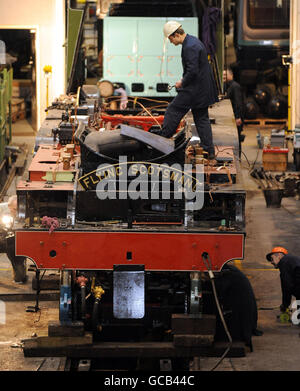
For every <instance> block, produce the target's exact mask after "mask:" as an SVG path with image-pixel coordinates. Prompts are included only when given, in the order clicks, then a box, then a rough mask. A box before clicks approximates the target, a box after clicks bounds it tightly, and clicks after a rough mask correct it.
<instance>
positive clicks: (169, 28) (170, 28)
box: [164, 20, 182, 38]
mask: <svg viewBox="0 0 300 391" xmlns="http://www.w3.org/2000/svg"><path fill="white" fill-rule="evenodd" d="M181 26H182V25H181V24H180V23H179V22H177V21H176V20H169V21H168V22H167V23H165V25H164V36H165V37H166V38H169V36H170V35H171V34H173V33H175V31H176V30H177V29H179V27H181Z"/></svg>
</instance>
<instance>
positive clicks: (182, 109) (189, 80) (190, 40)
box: [155, 21, 218, 159]
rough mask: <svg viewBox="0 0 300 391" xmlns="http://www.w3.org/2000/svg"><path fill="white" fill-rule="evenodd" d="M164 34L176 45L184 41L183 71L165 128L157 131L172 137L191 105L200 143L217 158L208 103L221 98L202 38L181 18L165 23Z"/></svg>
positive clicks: (209, 153)
mask: <svg viewBox="0 0 300 391" xmlns="http://www.w3.org/2000/svg"><path fill="white" fill-rule="evenodd" d="M164 35H165V37H166V38H168V39H169V41H170V42H171V43H172V44H173V45H175V46H177V45H182V50H181V59H182V66H183V75H182V79H181V80H179V81H177V82H176V84H175V88H176V90H177V92H178V94H177V96H176V97H175V98H174V99H173V101H172V102H171V104H170V105H169V106H168V108H167V110H166V112H165V117H164V122H163V125H162V129H161V131H160V132H158V133H157V132H155V133H157V134H159V135H161V136H163V137H167V138H169V137H172V135H173V134H174V133H175V132H176V129H177V127H178V125H179V123H180V121H181V119H182V118H183V116H184V115H185V114H186V113H187V112H188V111H189V110H190V109H191V110H192V114H193V117H194V121H195V126H196V129H197V133H198V135H199V138H200V145H201V147H202V148H203V149H204V151H206V152H207V153H208V158H209V159H214V157H215V149H214V144H213V137H212V130H211V124H210V119H209V116H208V107H209V106H210V105H212V104H214V103H215V102H217V101H218V93H217V88H216V84H215V81H214V78H213V74H212V70H211V67H210V65H209V62H208V59H207V53H206V49H205V47H204V45H203V43H202V42H201V41H199V39H198V38H196V37H194V36H192V35H189V34H186V33H185V32H184V30H183V29H182V27H181V24H180V23H179V22H177V21H169V22H167V23H166V24H165V25H164Z"/></svg>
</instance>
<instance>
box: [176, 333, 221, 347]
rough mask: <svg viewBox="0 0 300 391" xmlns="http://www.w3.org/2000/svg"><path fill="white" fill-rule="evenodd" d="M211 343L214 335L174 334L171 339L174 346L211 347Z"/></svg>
mask: <svg viewBox="0 0 300 391" xmlns="http://www.w3.org/2000/svg"><path fill="white" fill-rule="evenodd" d="M213 342H214V335H202V334H175V335H174V338H173V343H174V346H185V347H193V346H211V345H212V344H213Z"/></svg>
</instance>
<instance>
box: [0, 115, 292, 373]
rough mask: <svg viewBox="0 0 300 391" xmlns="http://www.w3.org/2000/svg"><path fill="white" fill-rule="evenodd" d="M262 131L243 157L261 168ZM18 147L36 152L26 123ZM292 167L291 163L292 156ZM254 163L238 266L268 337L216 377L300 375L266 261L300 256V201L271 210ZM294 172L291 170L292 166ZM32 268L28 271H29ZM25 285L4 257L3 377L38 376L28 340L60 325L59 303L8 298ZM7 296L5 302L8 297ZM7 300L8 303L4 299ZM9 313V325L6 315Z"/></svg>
mask: <svg viewBox="0 0 300 391" xmlns="http://www.w3.org/2000/svg"><path fill="white" fill-rule="evenodd" d="M257 130H258V129H257V127H254V126H252V127H251V126H248V127H246V128H245V134H246V139H245V142H244V143H243V152H244V153H245V155H246V156H247V159H248V161H249V163H250V165H252V164H253V162H255V161H256V164H259V163H260V162H261V156H262V151H261V150H259V149H258V146H257V140H256V134H257ZM260 131H261V134H262V136H264V135H267V136H269V135H270V132H271V128H266V129H260ZM13 141H15V142H17V143H20V142H26V143H28V145H29V146H30V148H29V150H30V151H31V150H32V149H33V146H34V137H33V136H32V129H31V127H30V125H29V124H28V123H27V121H26V120H23V121H19V122H17V123H15V124H14V125H13ZM289 161H290V162H292V156H291V154H290V156H289ZM249 163H248V162H247V160H246V158H245V156H244V155H242V176H243V181H244V186H245V189H246V190H247V199H246V231H247V237H246V248H245V259H244V260H243V261H241V262H236V266H238V267H240V268H241V270H242V271H243V272H244V273H245V274H246V276H247V277H248V278H249V281H250V282H251V284H252V287H253V290H254V293H255V296H256V299H257V306H258V327H259V329H260V330H262V331H263V332H264V334H263V335H262V336H260V337H253V349H254V351H253V352H250V351H249V350H247V352H246V357H243V358H231V359H227V358H226V359H224V360H223V362H222V363H221V365H220V366H219V367H218V368H217V371H299V370H300V361H299V357H300V338H299V331H300V328H298V327H297V326H294V325H291V324H288V325H282V324H280V323H279V322H278V321H277V319H276V316H277V315H278V314H279V305H280V304H281V290H280V280H279V272H278V271H277V270H274V269H273V267H271V265H270V264H268V263H267V262H266V260H265V254H266V253H267V252H269V251H270V250H271V249H272V247H274V246H275V245H282V246H284V247H286V248H288V250H289V252H290V253H294V254H300V241H299V239H298V237H299V236H298V235H299V228H300V208H299V207H300V201H298V200H296V199H294V198H284V199H283V200H282V206H281V208H279V209H273V208H266V203H265V200H264V197H263V194H262V192H261V190H260V189H258V186H257V184H256V183H255V181H254V180H253V179H252V178H251V177H250V175H249ZM290 167H292V166H291V165H290ZM17 180H18V178H16V180H15V181H13V183H12V186H11V188H10V189H9V192H8V194H9V195H10V194H14V192H15V185H16V183H17ZM28 266H29V265H28ZM28 275H29V281H28V283H27V284H26V285H17V284H14V283H13V282H12V274H11V265H10V262H9V260H8V259H7V257H6V256H5V255H4V254H1V256H0V371H15V370H21V371H24V370H25V371H36V370H37V369H38V368H39V367H40V365H41V363H42V362H43V360H44V359H43V358H25V357H24V355H23V351H22V348H21V346H22V345H21V341H22V340H23V339H27V338H31V336H32V335H38V336H42V335H47V332H48V321H49V320H57V319H58V302H57V301H41V302H40V308H41V312H38V313H33V312H26V308H27V306H28V305H34V304H35V303H34V301H31V302H24V301H20V300H18V299H14V301H12V299H9V298H8V297H9V295H12V294H20V295H21V294H22V293H25V292H26V293H30V292H31V293H33V292H34V291H33V290H32V287H31V280H32V277H33V272H28ZM4 295H6V296H4ZM4 297H6V298H7V299H6V301H4V300H3V298H4ZM3 309H4V310H5V311H4V314H5V319H4V316H3V311H2V312H1V310H3ZM217 360H218V359H217V358H205V359H204V358H203V359H200V370H201V371H207V370H209V369H210V368H212V367H213V366H214V364H215V363H216V361H217Z"/></svg>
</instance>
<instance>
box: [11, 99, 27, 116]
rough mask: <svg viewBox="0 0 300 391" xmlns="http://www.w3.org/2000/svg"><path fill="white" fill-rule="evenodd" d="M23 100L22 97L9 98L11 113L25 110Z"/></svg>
mask: <svg viewBox="0 0 300 391" xmlns="http://www.w3.org/2000/svg"><path fill="white" fill-rule="evenodd" d="M25 110H26V106H25V101H24V99H22V98H12V100H11V112H12V114H14V113H18V112H20V111H25Z"/></svg>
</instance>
